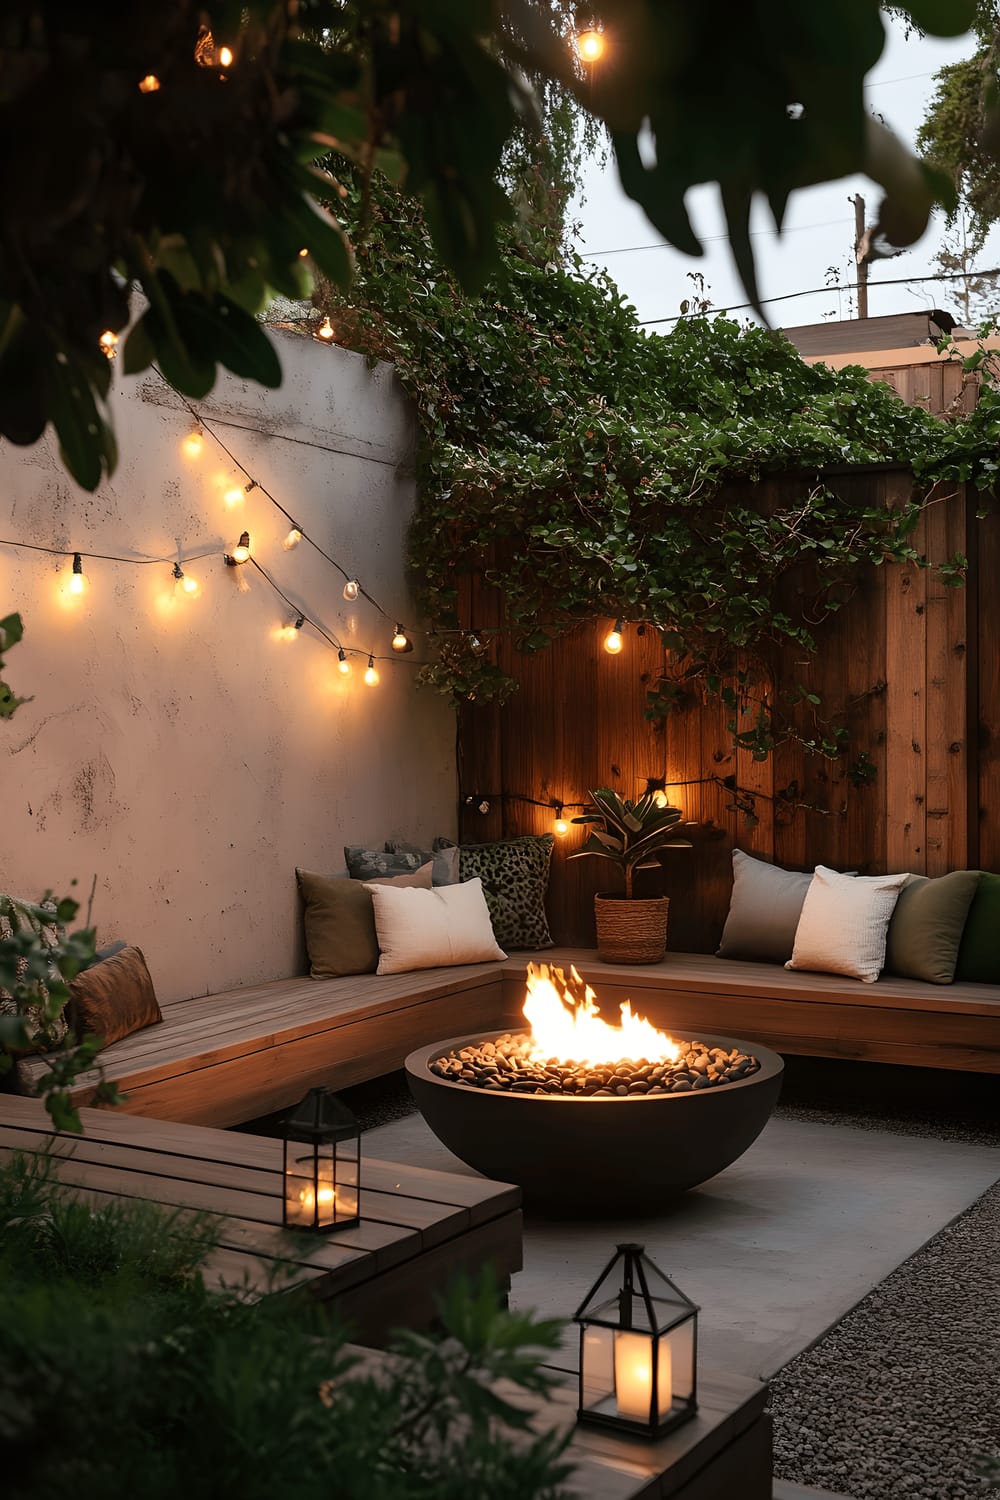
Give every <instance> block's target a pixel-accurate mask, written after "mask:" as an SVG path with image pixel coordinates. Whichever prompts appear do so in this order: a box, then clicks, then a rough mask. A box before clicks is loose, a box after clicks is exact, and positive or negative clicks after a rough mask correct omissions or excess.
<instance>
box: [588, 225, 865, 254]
mask: <svg viewBox="0 0 1000 1500" xmlns="http://www.w3.org/2000/svg"><path fill="white" fill-rule="evenodd" d="M843 223H844V220H843V219H824V220H823V222H822V223H819V224H794V225H792V227H791V228H790V229H782V230H781V231H780V233H781V234H782V235H785V234H802V233H803V231H804V230H807V229H832V228H835V227H836V226H838V225H843ZM777 233H779V231H778V230H775V229H751V231H750V237H751V239H756V238H758V237H759V236H761V235H773V234H777ZM729 238H730V236H729V235H728V234H706V235H705V236H704V237H703V238H702V244H703V245H711V244H714V243H715V242H716V241H717V240H728V239H729ZM674 248H675V247H674V246H673V245H669V244H666V243H661V244H657V245H620V246H618V247H617V249H614V250H587V251H585V252H583V253H581V255H580V259H581V260H598V259H600V258H602V257H604V256H608V255H631V254H632V252H633V251H635V250H673V249H674Z"/></svg>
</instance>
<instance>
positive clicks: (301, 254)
mask: <svg viewBox="0 0 1000 1500" xmlns="http://www.w3.org/2000/svg"><path fill="white" fill-rule="evenodd" d="M308 254H309V246H308V245H303V246H302V249H301V250H300V251H299V259H300V260H305V258H306V256H307V255H308Z"/></svg>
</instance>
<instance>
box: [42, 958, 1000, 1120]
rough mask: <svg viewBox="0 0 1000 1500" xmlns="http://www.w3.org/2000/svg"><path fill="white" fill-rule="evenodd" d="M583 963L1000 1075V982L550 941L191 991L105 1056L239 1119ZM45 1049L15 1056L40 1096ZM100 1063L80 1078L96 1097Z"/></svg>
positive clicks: (833, 1040)
mask: <svg viewBox="0 0 1000 1500" xmlns="http://www.w3.org/2000/svg"><path fill="white" fill-rule="evenodd" d="M532 959H534V960H535V961H537V962H547V963H553V964H559V965H562V966H563V967H564V968H568V967H569V965H570V964H575V965H576V967H577V969H578V970H579V972H580V973H581V974H582V975H583V977H584V978H585V979H586V980H587V981H588V982H589V983H591V984H592V985H593V986H594V989H595V990H596V991H597V993H598V999H599V1002H600V1004H601V1007H602V1011H603V1013H604V1015H605V1016H607V1017H608V1019H610V1020H614V1019H615V1018H616V1016H617V1010H618V1006H619V1005H620V1003H621V1002H622V1001H623V1000H625V999H630V1000H631V1001H632V1004H633V1007H634V1009H636V1010H637V1011H639V1012H640V1013H641V1014H643V1015H646V1016H648V1017H649V1019H650V1020H651V1021H653V1023H654V1024H655V1025H657V1026H659V1027H661V1028H662V1029H663V1030H666V1031H669V1030H671V1029H673V1030H678V1031H684V1032H687V1033H688V1034H690V1035H696V1034H697V1033H698V1032H715V1033H718V1034H722V1035H726V1036H732V1037H739V1038H746V1039H748V1040H750V1041H758V1042H761V1043H763V1044H764V1045H765V1046H768V1047H773V1048H774V1049H775V1050H776V1051H778V1052H786V1053H789V1052H790V1053H806V1054H811V1055H813V1056H820V1057H842V1058H855V1059H867V1060H869V1061H873V1062H888V1063H909V1064H916V1065H920V1066H923V1067H930V1068H958V1069H967V1070H969V1071H970V1072H979V1073H997V1072H1000V987H997V986H993V985H985V984H950V985H937V984H924V983H922V982H921V981H919V980H912V979H891V978H886V979H880V980H879V981H878V983H877V984H873V985H869V984H861V983H860V982H859V981H857V980H852V979H841V978H838V977H837V976H836V975H832V974H809V973H804V972H799V971H796V972H791V971H789V970H787V969H783V968H781V967H780V966H779V965H777V964H759V963H744V962H740V961H738V960H734V959H723V958H715V957H713V956H711V955H709V954H705V953H668V954H667V956H666V958H665V959H664V960H663V962H662V963H659V964H606V963H602V962H601V961H600V960H599V959H598V957H597V955H596V953H594V952H591V951H586V950H582V949H578V948H550V949H547V950H545V951H543V952H540V953H537V954H516V955H513V956H512V957H510V958H509V959H507V960H506V961H505V962H503V963H499V962H498V963H487V964H467V965H463V966H461V967H459V968H454V969H422V970H420V971H418V972H417V973H413V974H394V975H386V976H379V975H375V974H358V975H354V976H352V977H351V978H348V979H319V980H317V979H307V978H298V979H279V980H275V981H273V982H272V983H270V984H261V985H252V986H248V987H246V988H245V989H236V990H229V991H227V992H226V993H225V994H220V995H202V996H196V997H195V998H194V999H191V1000H177V1001H174V1002H172V1003H171V1004H168V1005H165V1006H164V1007H163V1021H162V1022H161V1023H160V1024H159V1025H157V1026H150V1027H147V1028H146V1030H145V1031H139V1032H136V1033H135V1034H134V1035H133V1036H130V1037H126V1038H125V1039H124V1040H123V1041H120V1042H115V1043H114V1044H113V1045H112V1046H110V1047H107V1048H106V1049H105V1050H104V1052H103V1053H102V1054H101V1064H102V1067H103V1071H104V1074H105V1076H106V1077H107V1078H108V1079H110V1080H112V1081H113V1082H115V1083H116V1084H117V1085H118V1087H119V1089H120V1090H121V1092H122V1093H123V1094H125V1095H126V1096H127V1097H126V1100H125V1103H124V1105H123V1106H122V1107H123V1109H124V1110H125V1111H127V1112H128V1113H129V1114H135V1115H149V1116H153V1117H155V1118H158V1119H163V1120H182V1121H186V1122H188V1123H190V1124H195V1125H216V1126H225V1125H236V1124H241V1123H242V1122H244V1121H246V1120H252V1119H255V1118H257V1117H258V1116H260V1115H266V1114H271V1113H272V1112H274V1111H276V1110H280V1109H285V1108H287V1107H288V1106H289V1105H291V1104H294V1103H295V1102H296V1101H297V1100H298V1099H300V1098H301V1097H302V1095H303V1094H304V1093H305V1092H306V1090H307V1089H308V1088H310V1087H311V1086H312V1085H313V1084H326V1085H327V1086H328V1087H330V1088H347V1087H348V1086H349V1085H351V1084H354V1083H360V1082H363V1081H365V1080H366V1079H369V1078H377V1077H378V1076H379V1075H380V1074H383V1073H388V1072H391V1071H392V1070H393V1069H395V1068H399V1067H401V1066H402V1064H403V1060H404V1058H405V1057H406V1055H407V1053H409V1052H411V1051H413V1050H414V1049H415V1048H417V1047H421V1046H426V1045H427V1044H428V1043H430V1042H434V1041H438V1040H444V1039H446V1038H448V1037H453V1036H465V1035H469V1034H471V1033H474V1032H477V1031H488V1030H490V1029H492V1028H497V1029H498V1030H502V1029H505V1028H509V1027H516V1026H518V1025H520V1024H523V1023H522V1022H521V1007H522V1005H523V1003H524V980H525V972H526V968H527V964H528V962H529V961H530V960H532ZM47 1069H48V1064H47V1062H46V1060H45V1058H44V1057H32V1058H26V1059H22V1061H20V1062H19V1063H18V1064H17V1076H18V1086H19V1087H20V1089H21V1091H22V1092H23V1093H31V1092H32V1091H33V1089H34V1086H35V1084H36V1083H37V1082H38V1080H39V1079H40V1078H41V1077H42V1076H43V1075H44V1073H45V1072H46V1071H47ZM97 1082H98V1074H97V1073H96V1072H93V1073H87V1074H84V1075H82V1076H81V1077H80V1078H79V1079H78V1080H77V1082H76V1084H75V1086H74V1088H73V1091H72V1092H73V1099H74V1102H75V1103H76V1104H77V1105H86V1104H88V1103H89V1102H90V1101H91V1100H92V1099H93V1095H94V1090H95V1088H96V1086H97Z"/></svg>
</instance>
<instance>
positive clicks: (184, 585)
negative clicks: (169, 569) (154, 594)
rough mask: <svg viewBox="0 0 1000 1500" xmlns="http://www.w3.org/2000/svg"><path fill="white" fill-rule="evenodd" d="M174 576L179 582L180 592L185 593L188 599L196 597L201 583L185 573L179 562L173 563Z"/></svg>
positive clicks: (199, 591)
mask: <svg viewBox="0 0 1000 1500" xmlns="http://www.w3.org/2000/svg"><path fill="white" fill-rule="evenodd" d="M174 578H175V579H176V581H177V582H178V583H179V584H180V586H181V592H182V593H184V594H187V596H188V598H189V599H197V597H198V595H199V594H200V593H201V584H200V583H199V582H198V580H197V578H192V577H191V576H190V574H188V573H185V571H184V569H183V568H182V567H181V565H180V563H176V562H175V563H174Z"/></svg>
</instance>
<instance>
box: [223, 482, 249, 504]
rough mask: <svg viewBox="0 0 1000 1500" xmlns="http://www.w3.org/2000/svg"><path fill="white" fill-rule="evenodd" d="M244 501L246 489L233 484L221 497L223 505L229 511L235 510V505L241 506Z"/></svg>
mask: <svg viewBox="0 0 1000 1500" xmlns="http://www.w3.org/2000/svg"><path fill="white" fill-rule="evenodd" d="M245 499H246V489H245V488H244V486H243V485H241V484H234V485H233V486H232V488H231V489H228V490H226V492H225V494H224V495H223V497H222V500H223V504H225V505H228V507H229V509H230V510H235V509H236V507H237V505H242V504H243V502H244V500H245Z"/></svg>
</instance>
